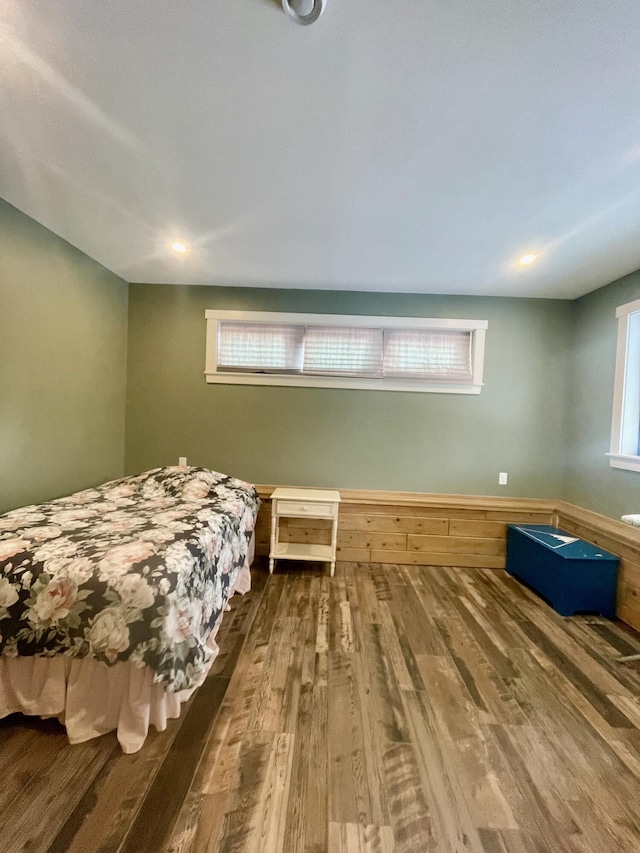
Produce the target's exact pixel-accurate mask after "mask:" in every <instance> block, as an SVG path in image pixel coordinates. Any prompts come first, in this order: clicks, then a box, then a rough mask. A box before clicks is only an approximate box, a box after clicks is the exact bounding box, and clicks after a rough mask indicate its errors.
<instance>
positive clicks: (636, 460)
mask: <svg viewBox="0 0 640 853" xmlns="http://www.w3.org/2000/svg"><path fill="white" fill-rule="evenodd" d="M607 456H608V457H609V465H610V466H611V467H612V468H624V469H625V470H627V471H640V456H623V455H622V454H619V453H607Z"/></svg>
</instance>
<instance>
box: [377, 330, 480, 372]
mask: <svg viewBox="0 0 640 853" xmlns="http://www.w3.org/2000/svg"><path fill="white" fill-rule="evenodd" d="M471 342H472V333H471V332H456V331H452V330H448V331H446V332H436V331H430V330H429V329H424V330H423V329H389V330H388V331H387V332H386V333H385V336H384V375H385V376H394V377H398V378H408V379H442V380H447V381H451V382H470V381H471V377H472V371H471V353H472V350H471Z"/></svg>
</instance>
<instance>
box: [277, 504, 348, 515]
mask: <svg viewBox="0 0 640 853" xmlns="http://www.w3.org/2000/svg"><path fill="white" fill-rule="evenodd" d="M335 511H336V505H335V504H332V503H315V502H314V501H304V502H303V501H288V500H287V501H283V500H279V501H277V505H276V513H277V514H278V515H292V516H300V517H304V516H305V515H308V516H309V517H311V518H333V516H334V513H335Z"/></svg>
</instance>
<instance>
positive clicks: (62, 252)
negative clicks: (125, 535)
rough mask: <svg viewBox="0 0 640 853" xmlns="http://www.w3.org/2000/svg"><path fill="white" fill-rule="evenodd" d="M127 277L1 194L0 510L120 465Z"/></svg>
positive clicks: (103, 476) (80, 484)
mask: <svg viewBox="0 0 640 853" xmlns="http://www.w3.org/2000/svg"><path fill="white" fill-rule="evenodd" d="M126 342H127V284H126V283H125V282H124V281H122V279H120V278H118V277H117V276H115V275H113V273H111V272H109V271H108V270H106V269H105V268H104V267H102V266H100V265H99V264H97V263H96V262H95V261H93V260H91V259H90V258H88V257H87V256H86V255H84V254H82V253H81V252H79V251H78V250H77V249H74V248H73V247H72V246H70V245H69V244H68V243H66V242H65V241H64V240H61V239H60V238H59V237H56V236H55V235H54V234H52V233H51V232H50V231H48V230H47V229H46V228H43V227H42V226H41V225H39V224H38V223H36V222H34V221H33V220H32V219H30V218H29V217H28V216H25V215H24V214H23V213H20V211H18V210H16V208H14V207H12V206H11V205H9V204H8V203H7V202H5V201H2V200H1V199H0V512H3V511H6V510H8V509H11V508H13V507H16V506H20V505H23V504H28V503H32V502H36V501H43V500H48V499H50V498H53V497H58V496H61V495H63V494H68V493H69V492H71V491H74V490H77V489H80V488H84V487H85V486H90V485H95V484H97V483H99V482H102V481H105V480H108V479H110V478H112V477H117V476H119V475H121V474H122V471H123V459H124V405H125V384H126Z"/></svg>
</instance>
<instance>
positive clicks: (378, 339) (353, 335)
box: [303, 326, 383, 376]
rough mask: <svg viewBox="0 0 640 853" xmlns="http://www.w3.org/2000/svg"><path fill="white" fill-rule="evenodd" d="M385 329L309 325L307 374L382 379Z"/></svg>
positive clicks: (307, 329) (305, 343) (305, 342)
mask: <svg viewBox="0 0 640 853" xmlns="http://www.w3.org/2000/svg"><path fill="white" fill-rule="evenodd" d="M382 338H383V333H382V329H354V328H341V327H340V326H337V327H336V326H308V327H307V328H306V329H305V334H304V367H303V370H304V372H305V373H316V374H321V375H324V376H382Z"/></svg>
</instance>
